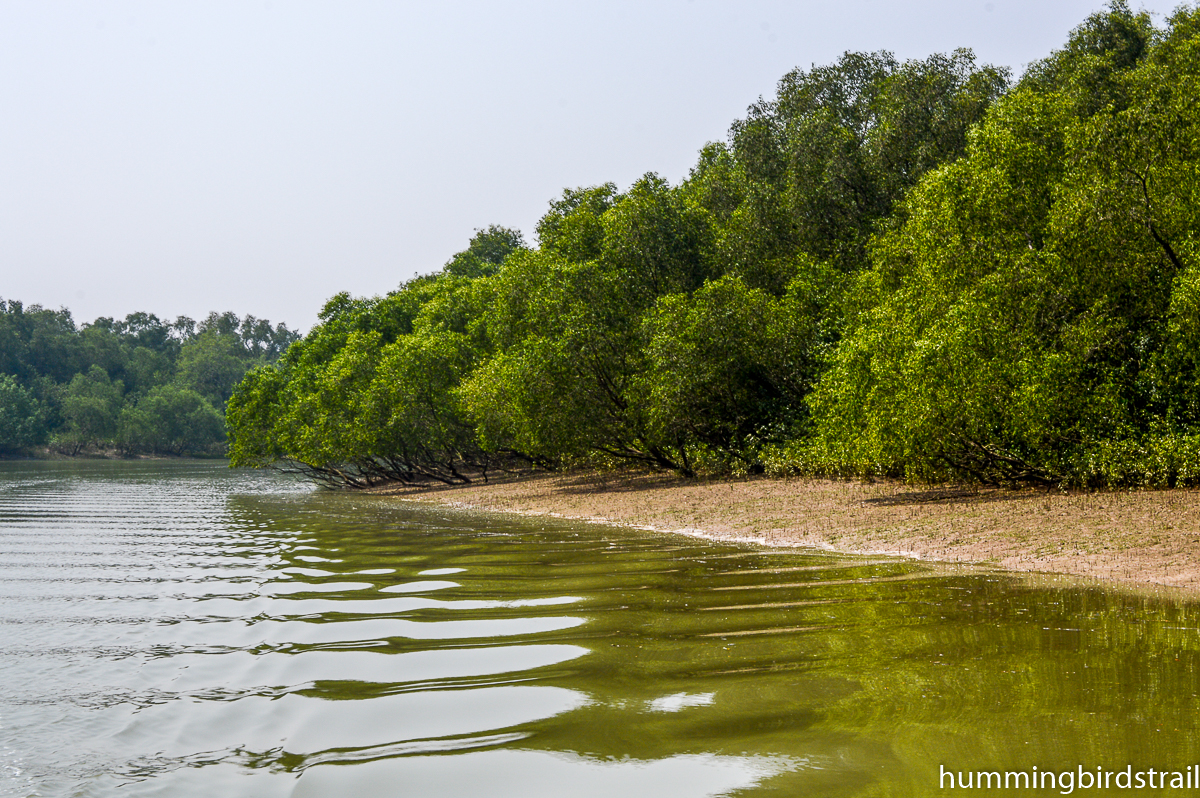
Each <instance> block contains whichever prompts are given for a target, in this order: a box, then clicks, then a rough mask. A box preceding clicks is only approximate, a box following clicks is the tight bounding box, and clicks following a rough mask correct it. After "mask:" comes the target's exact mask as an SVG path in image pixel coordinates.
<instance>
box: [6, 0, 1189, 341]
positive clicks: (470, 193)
mask: <svg viewBox="0 0 1200 798" xmlns="http://www.w3.org/2000/svg"><path fill="white" fill-rule="evenodd" d="M1101 5H1102V3H1101V2H1100V0H926V1H925V2H915V1H913V0H890V1H885V0H822V1H821V2H815V1H814V2H810V1H809V0H796V1H794V2H768V1H767V0H762V1H761V2H745V1H743V2H740V3H736V4H735V3H722V2H710V1H709V0H678V1H677V2H676V1H672V2H649V1H647V2H637V3H635V2H614V1H613V0H609V1H608V2H603V3H596V2H591V3H563V2H554V3H550V2H508V3H501V2H487V3H482V2H481V3H461V2H459V3H456V2H440V3H436V4H435V3H402V2H356V1H355V0H339V1H338V2H303V1H297V0H287V1H286V2H284V0H277V1H276V2H249V1H248V0H239V1H238V2H213V1H212V0H204V2H198V1H197V2H170V3H163V2H91V1H89V2H52V3H51V2H45V1H44V0H30V1H29V2H24V1H14V0H0V297H4V298H6V299H19V300H21V301H24V302H25V303H26V304H33V303H40V304H42V305H45V306H48V307H60V306H61V307H67V308H69V309H70V310H71V311H72V312H73V314H74V316H75V319H76V321H78V322H84V321H91V320H92V319H94V318H96V317H97V316H102V315H103V316H117V317H122V316H124V315H125V314H127V313H130V312H132V311H135V310H144V311H148V312H151V313H157V314H158V315H159V316H162V317H165V318H174V317H175V316H176V315H179V314H186V315H189V316H193V317H202V316H204V315H206V314H207V313H208V311H210V310H233V311H235V312H237V313H238V314H239V315H241V314H245V313H253V314H254V315H256V316H259V317H260V318H262V317H265V318H268V319H270V320H272V321H276V322H278V321H284V322H286V323H287V324H288V325H289V326H291V327H300V328H303V329H307V328H308V327H309V326H310V325H311V324H312V323H314V322H315V320H316V314H317V311H318V310H319V308H320V306H321V305H322V304H323V303H324V301H325V300H326V299H327V298H328V297H330V296H332V295H333V294H335V293H337V292H338V291H350V292H351V293H353V294H356V295H373V294H380V293H385V292H387V291H389V290H391V289H393V288H395V287H396V286H397V285H398V284H399V283H400V282H402V281H403V280H405V279H408V278H409V277H412V276H414V275H416V274H422V273H428V272H431V271H435V270H437V269H438V268H440V267H441V265H442V264H443V263H444V262H445V261H446V260H447V259H448V258H449V257H450V255H452V254H453V253H454V252H456V251H458V250H460V249H463V248H464V247H465V246H466V243H467V241H468V239H469V238H470V237H471V235H472V232H473V230H474V229H475V228H478V227H484V226H486V225H488V224H492V223H496V224H502V225H505V226H509V227H516V228H519V229H520V230H522V231H523V232H524V233H525V235H526V238H527V240H530V241H532V239H533V229H534V224H535V223H536V221H537V219H538V218H539V217H540V216H541V215H542V213H543V212H544V211H545V209H546V206H547V203H548V202H549V201H550V200H551V199H553V198H554V197H556V196H558V195H559V193H560V192H561V191H562V189H563V188H564V187H567V186H572V187H574V186H582V185H593V184H596V183H602V182H605V181H608V180H612V181H614V182H616V183H617V184H618V185H619V186H620V187H622V188H625V187H627V186H628V185H629V184H630V183H631V182H633V181H634V180H636V179H637V178H638V177H639V176H640V175H642V174H643V173H645V172H648V171H654V172H658V173H659V174H661V175H663V176H664V177H666V178H668V179H669V180H671V181H672V182H677V181H678V180H680V179H681V178H682V177H683V176H684V175H685V174H686V173H687V170H688V168H689V167H690V166H691V165H692V164H693V163H694V160H695V157H696V152H697V150H699V149H700V147H701V146H703V145H704V144H705V142H708V141H713V140H723V139H724V138H725V134H726V131H727V129H728V127H729V124H730V123H731V122H732V121H733V120H734V119H735V118H737V117H739V116H741V115H742V114H743V113H744V111H745V109H746V106H748V105H749V104H750V103H752V102H754V100H755V99H757V98H758V97H759V96H760V95H764V96H768V97H769V96H771V95H773V94H774V89H775V84H776V81H777V80H778V79H779V78H780V77H781V76H782V75H783V74H784V73H785V72H787V71H788V70H789V69H791V68H793V67H796V66H802V67H806V68H807V67H808V66H810V65H812V64H814V63H815V64H824V63H828V62H830V61H832V60H834V59H836V58H837V57H838V56H839V55H840V54H841V53H843V52H844V51H846V50H878V49H887V50H891V51H892V52H894V53H895V54H896V55H897V56H898V57H900V58H902V59H903V58H924V57H926V56H928V55H929V54H930V53H934V52H948V51H950V50H952V49H954V48H956V47H970V48H972V49H974V51H975V53H976V55H977V57H978V59H979V60H980V62H988V63H993V64H998V65H1006V66H1010V67H1012V68H1013V70H1014V73H1015V74H1020V72H1021V70H1022V68H1023V66H1024V65H1025V64H1027V63H1028V62H1030V61H1032V60H1034V59H1037V58H1040V57H1042V56H1044V55H1046V54H1048V53H1049V52H1050V50H1052V49H1054V48H1056V47H1058V46H1060V45H1061V44H1062V43H1063V42H1064V41H1065V40H1066V36H1067V33H1068V31H1069V30H1070V29H1071V28H1072V27H1074V26H1075V25H1077V24H1078V23H1079V22H1080V21H1082V20H1083V19H1084V17H1086V16H1087V14H1088V13H1090V12H1092V11H1095V10H1098V9H1099V8H1100V7H1101ZM1175 5H1176V3H1175V2H1174V0H1170V1H1166V0H1163V1H1160V0H1146V2H1144V3H1143V4H1141V7H1144V8H1146V9H1147V10H1150V11H1152V12H1156V13H1159V14H1166V13H1169V12H1170V11H1171V9H1172V8H1174V7H1175ZM1131 6H1133V7H1135V8H1136V7H1139V2H1138V0H1132V2H1131ZM1159 21H1160V22H1161V21H1162V18H1161V17H1160V18H1159Z"/></svg>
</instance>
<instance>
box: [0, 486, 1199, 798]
mask: <svg viewBox="0 0 1200 798" xmlns="http://www.w3.org/2000/svg"><path fill="white" fill-rule="evenodd" d="M0 554H2V555H3V556H2V557H0V674H2V679H3V688H4V689H3V691H2V693H0V795H14V796H16V795H20V796H26V795H41V796H52V795H64V796H65V795H81V796H116V795H122V796H124V795H133V796H142V795H163V796H210V795H222V796H225V795H228V796H289V795H296V796H344V795H354V796H405V798H410V797H412V796H438V797H439V798H442V797H446V796H481V795H487V796H514V797H515V796H521V798H528V797H532V798H538V797H539V796H560V795H566V794H571V795H577V796H592V795H594V796H613V795H618V796H630V797H635V796H643V795H644V796H655V798H659V797H666V796H686V797H688V798H691V797H692V796H696V797H699V796H717V795H739V796H751V795H757V794H760V793H761V794H773V795H828V796H868V795H930V794H934V793H936V792H938V786H937V785H938V772H939V766H942V765H944V766H945V767H946V768H947V769H952V770H1016V769H1022V770H1029V769H1030V768H1031V767H1032V766H1034V765H1036V766H1037V767H1038V768H1039V769H1048V768H1049V769H1059V770H1061V769H1065V768H1072V769H1074V768H1075V767H1076V766H1078V765H1080V764H1082V765H1084V766H1085V767H1091V768H1093V769H1094V768H1095V767H1096V766H1103V767H1106V768H1111V769H1116V768H1124V767H1125V765H1127V764H1133V765H1134V766H1135V767H1156V768H1168V769H1182V768H1184V767H1186V766H1187V765H1190V764H1195V763H1197V762H1200V750H1198V748H1197V739H1198V738H1197V734H1196V731H1197V719H1198V718H1200V713H1198V712H1197V710H1198V709H1200V701H1198V699H1197V692H1198V690H1200V688H1198V685H1200V674H1198V672H1197V666H1198V665H1200V653H1198V652H1200V636H1198V634H1197V630H1198V628H1200V613H1198V611H1197V608H1196V607H1194V606H1192V605H1190V604H1185V603H1182V602H1179V601H1170V600H1166V599H1149V598H1134V597H1130V596H1127V595H1119V594H1116V593H1111V592H1106V591H1102V590H1099V589H1094V588H1092V589H1084V588H1078V587H1075V588H1065V587H1064V588H1059V589H1049V588H1035V587H1030V586H1028V585H1027V584H1024V583H1022V582H1019V581H1016V580H1014V579H1010V578H1007V577H1003V576H997V575H995V574H985V573H968V572H962V573H959V574H957V575H945V574H939V573H936V572H934V571H932V570H930V569H929V568H928V567H927V566H925V565H922V564H919V563H914V562H896V561H881V560H878V559H865V558H847V557H836V556H831V555H825V554H811V553H795V552H761V551H755V550H754V549H751V548H747V547H739V546H732V545H724V544H710V543H705V542H703V541H696V540H692V539H684V538H676V537H669V536H660V535H653V534H648V533H644V532H636V531H629V530H622V529H615V528H608V527H600V526H589V525H582V524H569V523H562V522H551V521H529V520H513V519H504V518H492V517H484V516H478V515H472V514H468V513H464V512H456V511H448V510H444V511H438V510H431V509H429V508H414V507H408V506H405V505H403V504H401V503H398V502H396V501H394V500H387V499H379V498H371V497H364V496H359V495H353V494H340V493H330V492H315V491H312V490H311V489H310V488H309V487H307V486H305V485H303V484H300V483H296V482H292V481H289V480H287V479H286V478H283V477H280V476H278V475H272V474H261V473H252V472H251V473H246V472H231V471H228V470H227V469H224V468H223V467H221V466H220V465H219V464H212V463H102V462H95V463H4V464H0ZM1088 794H1102V793H1101V792H1100V791H1097V790H1092V791H1089V792H1088Z"/></svg>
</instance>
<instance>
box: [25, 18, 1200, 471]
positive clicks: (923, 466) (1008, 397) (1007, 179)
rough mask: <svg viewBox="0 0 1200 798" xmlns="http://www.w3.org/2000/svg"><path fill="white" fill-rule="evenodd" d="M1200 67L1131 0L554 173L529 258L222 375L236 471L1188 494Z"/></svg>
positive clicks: (1184, 28)
mask: <svg viewBox="0 0 1200 798" xmlns="http://www.w3.org/2000/svg"><path fill="white" fill-rule="evenodd" d="M1198 81H1200V12H1198V11H1196V10H1194V9H1183V10H1181V11H1179V12H1177V13H1176V14H1175V15H1174V16H1173V17H1172V18H1171V19H1169V20H1168V21H1167V23H1166V24H1165V25H1164V26H1163V27H1162V28H1156V27H1155V26H1154V24H1153V23H1152V21H1151V19H1150V18H1149V16H1148V15H1146V14H1141V13H1134V12H1132V11H1130V10H1129V8H1128V7H1127V6H1126V5H1125V3H1123V2H1113V3H1112V4H1111V5H1110V6H1109V7H1108V8H1107V9H1105V10H1104V11H1102V12H1100V13H1097V14H1094V15H1092V16H1090V17H1088V19H1086V20H1085V21H1084V22H1083V23H1082V24H1081V25H1080V26H1079V27H1078V28H1077V29H1076V30H1075V31H1073V32H1072V34H1071V36H1070V38H1069V40H1068V41H1067V43H1066V44H1065V45H1064V47H1063V48H1062V49H1060V50H1058V51H1056V52H1054V53H1051V54H1050V55H1049V56H1048V57H1047V58H1046V59H1044V60H1043V61H1041V62H1038V63H1036V64H1033V65H1032V66H1031V67H1030V68H1029V69H1028V70H1027V71H1026V73H1025V74H1024V75H1023V76H1022V77H1021V79H1020V80H1019V81H1017V82H1016V83H1015V84H1012V83H1011V82H1010V76H1009V74H1008V72H1007V71H1006V70H1004V69H1001V68H996V67H992V66H987V65H978V64H977V63H976V61H975V58H974V56H973V54H972V53H971V52H970V51H968V50H956V51H954V52H953V53H950V54H938V55H933V56H930V57H929V58H926V59H923V60H910V61H905V62H900V61H898V60H897V59H896V58H895V57H894V56H892V55H891V54H890V53H886V52H875V53H847V54H845V55H844V56H842V57H841V58H840V59H838V60H837V61H836V62H835V63H833V64H829V65H826V66H813V67H811V68H809V69H796V70H793V71H792V72H789V73H788V74H787V75H785V76H784V77H783V78H782V79H781V80H780V82H779V85H778V89H777V92H776V94H775V96H774V97H773V98H771V99H767V100H760V101H759V102H757V103H755V104H754V105H752V106H750V108H749V109H748V111H747V114H746V116H745V117H744V118H743V119H740V120H737V121H735V122H734V123H733V125H732V126H731V127H730V130H729V134H728V136H727V138H726V140H725V141H722V142H714V143H710V144H708V145H706V146H705V147H704V148H703V149H702V150H701V152H700V154H699V158H698V160H697V162H696V164H695V166H694V167H693V168H692V170H691V171H690V173H689V174H688V176H687V177H686V178H685V179H683V180H682V181H681V182H680V183H678V184H677V185H672V184H671V183H669V182H668V181H666V180H664V179H663V178H662V177H660V176H658V175H656V174H647V175H645V176H643V177H642V178H641V179H639V180H637V181H636V182H635V183H634V184H633V185H632V186H630V187H628V188H627V189H625V190H624V191H622V190H619V189H618V187H617V186H616V185H615V184H613V183H605V184H602V185H598V186H591V187H586V186H585V187H577V188H572V189H567V190H564V191H563V193H562V195H561V196H560V197H559V198H557V199H554V200H552V201H551V202H550V204H549V208H548V210H547V212H546V214H545V215H544V216H543V218H542V219H541V221H540V222H538V224H537V228H536V233H537V242H536V245H533V246H530V245H526V243H525V241H524V239H523V238H522V236H521V234H520V233H519V232H517V231H513V230H508V229H506V228H503V227H498V226H495V225H493V226H491V227H488V228H485V229H480V230H478V231H477V232H476V234H475V236H474V237H473V238H472V239H471V240H470V242H469V245H468V248H467V249H466V250H464V251H463V252H460V253H458V254H457V255H455V256H454V257H453V258H451V260H450V261H449V262H448V263H447V264H446V265H445V267H444V268H443V269H442V270H441V271H440V272H437V273H435V274H431V275H427V276H424V277H420V278H417V279H415V280H412V281H410V282H408V283H406V284H404V285H402V286H400V287H399V288H398V289H397V290H396V291H394V292H392V293H390V294H388V295H387V296H384V297H375V298H371V299H356V298H353V297H350V296H348V295H345V294H340V295H338V296H336V297H334V298H333V299H332V300H330V302H329V303H328V304H327V305H326V307H325V308H324V310H323V311H322V313H321V317H320V318H321V323H320V324H319V325H318V326H317V327H316V328H314V329H313V330H312V331H311V332H310V333H309V334H308V335H307V336H306V337H305V338H304V340H302V341H300V342H298V343H296V344H295V345H293V346H292V347H291V348H290V349H288V351H287V352H286V353H285V354H284V355H283V357H282V358H281V359H280V360H279V361H278V362H277V363H274V364H267V365H262V366H259V367H258V368H255V369H253V370H251V371H250V372H248V373H247V374H246V377H245V378H244V379H243V380H242V381H241V382H240V383H239V384H238V385H237V387H236V388H234V389H233V393H232V397H231V398H230V400H229V404H228V415H227V420H228V425H229V428H230V431H231V437H232V441H231V449H230V451H231V457H232V459H233V462H234V463H235V464H246V465H276V466H282V467H289V468H296V469H299V470H302V471H305V472H307V473H310V474H312V475H314V476H316V477H318V478H320V479H324V480H327V481H329V482H331V483H333V484H350V485H360V484H369V483H372V482H375V481H378V480H385V479H396V480H404V481H412V480H425V479H436V480H443V481H448V482H453V481H466V480H471V479H475V478H477V477H478V476H481V475H482V476H486V474H487V473H488V472H489V471H490V470H493V469H495V468H502V467H507V466H508V465H510V464H513V463H523V464H535V465H538V466H541V467H547V468H563V467H570V466H575V465H593V466H595V465H601V466H603V465H610V464H614V463H620V462H638V463H643V464H647V465H650V466H653V467H658V468H665V469H673V470H675V471H678V472H679V473H682V474H689V475H690V474H696V473H699V472H710V471H715V472H723V471H724V472H728V471H731V470H732V471H760V470H771V471H776V472H804V473H824V474H863V475H875V474H885V475H892V476H901V477H906V478H909V479H919V480H942V479H972V480H981V481H986V482H994V483H1039V484H1055V485H1131V484H1154V485H1158V484H1163V485H1170V484H1185V483H1186V484H1195V483H1197V482H1200V382H1198V379H1200V355H1198V354H1197V353H1198V352H1200V321H1198V319H1200V276H1198V274H1200V272H1198V271H1197V270H1198V269H1200V265H1197V263H1196V256H1197V243H1196V242H1197V231H1198V229H1200V226H1198V222H1200V219H1198V218H1197V213H1198V211H1197V208H1198V207H1200V205H1198V203H1197V192H1198V191H1200V173H1198V172H1197V169H1198V167H1197V164H1200V158H1198V157H1197V155H1198V154H1197V152H1195V147H1196V146H1197V145H1196V142H1197V141H1198V140H1200V136H1198V135H1197V133H1198V128H1197V125H1198V124H1200V117H1198V114H1200V109H1198V106H1197V101H1196V99H1195V98H1196V97H1200V91H1198V89H1200V86H1198V85H1197V83H1198ZM43 323H44V324H46V325H50V326H52V325H53V324H54V323H55V321H54V319H52V318H47V319H46V320H44V322H43ZM189 345H191V346H194V347H195V356H196V357H197V358H199V357H200V356H201V355H202V354H203V353H209V354H207V355H206V357H208V358H209V359H208V360H206V361H205V363H206V364H207V365H208V366H210V367H211V368H212V373H214V374H218V375H219V374H225V373H226V372H223V371H221V368H220V367H219V366H220V363H221V362H222V361H221V359H220V356H219V352H218V347H217V346H216V344H214V343H213V342H212V341H209V340H207V339H204V335H203V334H201V335H198V336H197V337H196V339H195V341H194V342H193V343H191V344H189ZM146 348H147V351H150V352H153V351H157V350H154V349H153V348H152V347H149V346H147V347H146ZM179 359H180V362H181V363H183V364H185V365H184V367H183V368H181V371H180V373H181V374H182V375H184V380H185V384H186V386H187V387H188V388H189V389H191V390H194V391H196V392H198V393H200V394H201V395H205V396H208V397H210V398H211V399H213V400H214V401H215V400H217V399H220V398H222V396H223V394H221V393H219V392H218V391H217V389H216V388H215V387H212V386H210V385H209V383H207V382H205V379H206V378H205V377H204V374H207V373H209V372H205V371H203V370H201V369H199V368H198V367H195V368H194V367H192V366H191V365H188V364H190V363H191V361H190V360H189V359H188V358H187V357H184V355H183V354H180V355H179ZM142 368H143V369H152V368H153V362H152V359H150V358H149V356H147V359H146V364H145V365H144V366H143V367H142ZM14 373H15V372H14ZM139 373H141V372H138V371H137V369H133V368H131V369H129V370H127V371H126V372H121V373H116V372H112V374H111V376H112V377H113V378H114V379H121V380H123V381H127V384H135V382H136V380H137V379H139V377H138V374H139ZM230 373H232V370H231V372H230ZM188 380H190V382H188ZM217 383H221V380H220V379H214V382H213V385H216V384H217ZM221 384H226V383H221Z"/></svg>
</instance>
